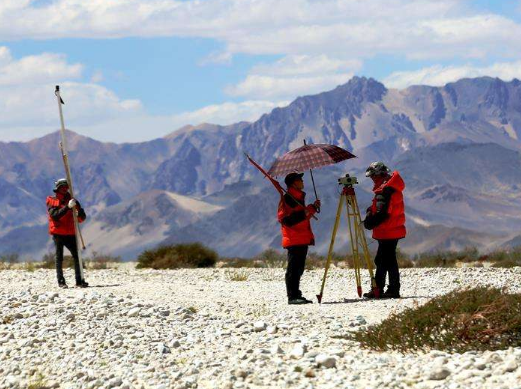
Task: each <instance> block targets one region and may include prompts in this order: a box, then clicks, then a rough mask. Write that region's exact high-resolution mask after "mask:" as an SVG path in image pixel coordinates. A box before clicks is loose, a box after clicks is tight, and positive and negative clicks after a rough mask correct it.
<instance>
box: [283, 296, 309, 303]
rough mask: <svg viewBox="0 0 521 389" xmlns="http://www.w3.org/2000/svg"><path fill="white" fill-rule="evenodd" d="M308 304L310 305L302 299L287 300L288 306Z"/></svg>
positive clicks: (306, 300)
mask: <svg viewBox="0 0 521 389" xmlns="http://www.w3.org/2000/svg"><path fill="white" fill-rule="evenodd" d="M310 303H312V301H310V300H308V299H305V298H304V297H297V298H294V299H288V304H290V305H302V304H310Z"/></svg>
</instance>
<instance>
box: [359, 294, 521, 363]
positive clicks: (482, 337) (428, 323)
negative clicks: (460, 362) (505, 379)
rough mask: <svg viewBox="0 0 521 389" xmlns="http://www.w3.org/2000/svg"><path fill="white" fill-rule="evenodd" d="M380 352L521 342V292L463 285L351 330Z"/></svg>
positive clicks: (490, 346) (500, 346) (479, 347)
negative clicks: (514, 292) (377, 322)
mask: <svg viewBox="0 0 521 389" xmlns="http://www.w3.org/2000/svg"><path fill="white" fill-rule="evenodd" d="M351 338H352V339H354V340H357V341H359V342H360V343H361V344H362V346H363V347H365V348H370V349H373V350H378V351H386V350H398V351H401V352H406V351H419V350H430V349H437V350H443V351H450V352H460V353H463V352H466V351H471V350H479V351H484V350H502V349H506V348H508V347H520V346H521V294H519V293H518V294H508V293H506V292H505V291H504V290H501V289H497V288H490V287H479V288H475V289H466V290H458V291H453V292H451V293H448V294H446V295H443V296H440V297H436V298H434V299H432V300H430V301H429V302H427V303H426V304H425V305H423V306H420V307H415V308H408V309H406V310H405V311H403V312H401V313H398V314H393V315H391V316H390V317H389V318H388V319H386V320H384V321H383V322H382V323H380V324H378V325H375V326H371V327H369V328H368V329H365V330H360V331H357V332H355V333H354V334H352V335H351Z"/></svg>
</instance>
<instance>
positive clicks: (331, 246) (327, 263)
mask: <svg viewBox="0 0 521 389" xmlns="http://www.w3.org/2000/svg"><path fill="white" fill-rule="evenodd" d="M343 201H344V196H343V195H342V196H340V199H339V200H338V209H337V211H336V219H335V225H334V226H333V232H332V234H331V242H330V243H329V251H328V253H327V261H326V267H325V269H324V276H323V277H322V286H321V287H320V293H319V294H317V300H318V303H319V304H320V303H321V302H322V295H323V293H324V287H325V286H326V277H327V272H328V271H329V265H330V264H331V257H332V256H333V248H334V246H335V238H336V233H337V231H338V225H339V224H340V216H341V215H342V203H343Z"/></svg>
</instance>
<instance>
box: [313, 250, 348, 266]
mask: <svg viewBox="0 0 521 389" xmlns="http://www.w3.org/2000/svg"><path fill="white" fill-rule="evenodd" d="M326 262H327V254H326V255H319V254H317V253H309V254H308V257H307V258H306V269H307V270H313V269H324V268H325V267H326ZM330 265H332V266H336V267H352V258H351V256H350V255H346V254H339V253H336V252H333V254H332V255H331V263H330Z"/></svg>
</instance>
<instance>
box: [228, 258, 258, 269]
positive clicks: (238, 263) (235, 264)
mask: <svg viewBox="0 0 521 389" xmlns="http://www.w3.org/2000/svg"><path fill="white" fill-rule="evenodd" d="M218 266H219V267H227V268H233V269H240V268H243V267H246V268H263V267H265V266H264V264H262V263H260V262H258V261H255V260H253V259H248V258H221V262H220V263H219V265H218Z"/></svg>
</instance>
